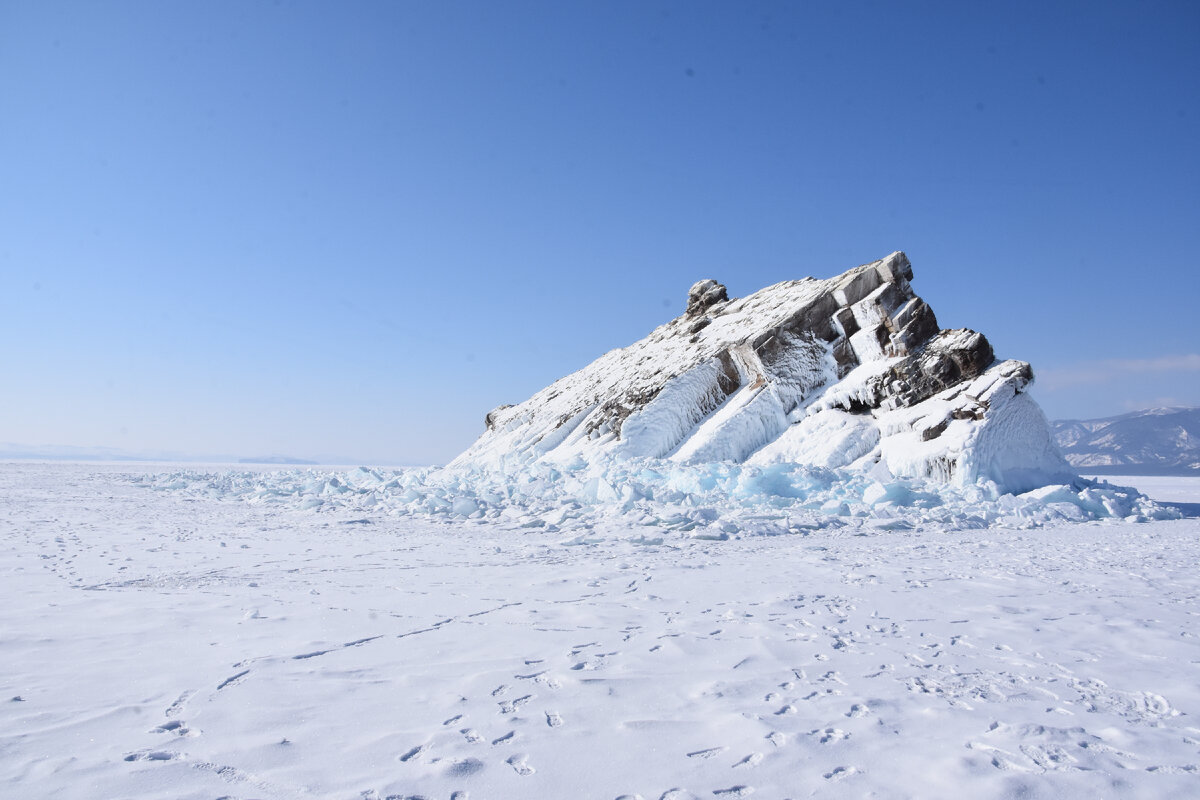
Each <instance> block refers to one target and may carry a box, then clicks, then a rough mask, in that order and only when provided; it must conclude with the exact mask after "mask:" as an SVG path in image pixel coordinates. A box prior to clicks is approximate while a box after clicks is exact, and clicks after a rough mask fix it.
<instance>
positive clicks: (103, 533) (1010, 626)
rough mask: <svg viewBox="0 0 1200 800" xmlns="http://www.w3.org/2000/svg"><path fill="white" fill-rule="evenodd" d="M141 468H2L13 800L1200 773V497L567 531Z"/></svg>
mask: <svg viewBox="0 0 1200 800" xmlns="http://www.w3.org/2000/svg"><path fill="white" fill-rule="evenodd" d="M189 466H191V465H189ZM142 471H143V470H142V469H141V467H140V465H139V467H138V468H132V469H131V467H130V465H128V464H121V465H114V466H112V467H107V466H104V467H98V466H97V465H62V464H40V465H37V464H35V465H30V464H4V465H0V483H2V489H3V496H4V497H5V498H6V502H5V503H4V504H3V506H2V507H0V526H2V530H3V533H4V535H3V538H2V540H0V541H3V548H2V549H0V575H3V576H4V581H3V584H2V585H3V586H4V590H3V591H4V596H3V600H4V602H3V604H2V605H0V625H2V628H3V630H5V631H6V636H5V637H4V639H3V641H2V642H0V647H3V658H2V659H0V665H2V666H0V691H3V692H4V699H5V702H6V704H7V710H8V712H9V713H8V714H6V715H4V717H3V718H0V785H3V786H5V787H6V789H5V793H7V794H11V795H12V796H24V797H42V796H54V797H58V798H72V797H79V798H85V797H86V798H94V797H99V796H121V797H138V798H153V797H162V798H168V797H170V798H184V797H186V798H191V797H195V798H212V797H217V796H223V795H224V796H230V797H246V798H249V797H268V798H274V797H279V798H284V797H322V798H324V797H328V798H360V797H376V798H384V797H387V796H389V795H397V796H400V797H407V796H410V795H423V796H426V797H431V798H433V797H439V798H450V797H451V796H452V793H454V792H462V793H464V794H463V795H461V796H462V797H470V798H475V800H479V799H480V798H519V797H534V796H541V797H569V796H585V797H612V798H616V797H618V796H622V795H626V796H630V797H634V796H641V797H643V798H647V800H650V799H652V798H653V799H656V798H660V797H678V798H686V797H714V796H716V797H726V796H736V795H737V793H738V792H741V793H743V794H748V793H749V792H750V791H751V790H753V792H754V793H755V794H756V796H762V797H789V796H810V795H815V796H825V797H843V796H847V795H848V794H849V795H856V796H858V795H864V794H868V793H871V792H874V793H875V796H878V797H905V796H921V797H935V798H936V797H947V798H949V797H961V796H964V793H965V794H970V795H971V796H975V797H1006V796H1013V795H1016V794H1022V795H1023V796H1028V797H1047V798H1049V797H1078V798H1083V797H1088V798H1091V797H1094V796H1099V795H1104V794H1113V793H1117V794H1120V795H1121V796H1122V797H1147V798H1150V797H1163V796H1172V795H1174V796H1182V795H1185V794H1187V793H1189V792H1190V791H1192V790H1193V789H1194V787H1195V785H1196V780H1197V779H1198V777H1200V776H1198V775H1197V765H1198V764H1200V723H1197V722H1196V714H1197V713H1198V712H1200V689H1198V688H1197V687H1200V642H1198V640H1197V637H1196V634H1195V633H1194V630H1195V627H1196V617H1197V611H1196V605H1195V600H1196V597H1197V596H1200V576H1197V574H1196V570H1195V564H1196V563H1197V562H1198V561H1200V536H1198V535H1197V534H1200V520H1197V519H1194V518H1193V519H1184V520H1176V521H1159V522H1148V523H1144V524H1138V525H1133V524H1125V523H1119V522H1113V521H1107V522H1105V523H1091V522H1089V523H1076V524H1048V525H1046V526H1045V527H1042V528H1039V529H1036V530H1019V529H998V528H988V529H980V530H965V531H944V530H932V529H927V528H923V527H916V528H914V529H911V530H892V531H872V532H870V533H868V534H867V535H862V534H863V533H864V532H863V531H861V530H858V529H848V528H829V529H813V530H808V531H805V532H804V533H796V534H794V535H781V536H756V537H747V538H742V539H737V538H735V539H730V540H728V541H710V540H706V539H688V538H679V539H669V540H667V541H661V540H660V541H655V539H652V538H649V537H643V539H642V540H641V541H637V540H636V539H635V538H633V537H631V536H630V535H629V532H628V531H627V530H609V529H607V528H606V527H605V526H606V525H612V526H617V525H620V524H621V521H620V520H609V521H607V522H606V521H603V520H601V521H599V523H598V524H597V526H596V534H595V536H593V537H590V538H587V537H581V538H578V539H577V540H566V541H564V539H563V536H562V535H561V534H558V535H556V534H555V533H553V532H547V531H545V530H542V529H538V528H526V529H516V530H514V529H505V530H502V529H500V528H499V527H498V526H496V525H494V524H490V523H488V522H487V521H478V520H472V521H469V522H455V521H436V520H433V521H430V520H420V519H413V518H410V517H396V516H391V515H388V514H372V513H369V512H368V513H364V511H363V510H361V509H337V508H331V509H327V510H326V511H324V512H322V513H317V512H314V511H303V510H299V509H293V508H287V507H278V506H271V505H264V504H252V503H228V502H218V501H215V500H211V499H206V498H203V497H192V496H186V495H183V494H180V493H174V492H165V493H164V492H154V491H149V490H148V489H146V488H145V487H143V486H138V485H135V484H132V483H130V482H129V481H128V480H127V479H126V478H125V477H124V476H126V475H128V474H130V473H135V472H142ZM1106 479H1107V480H1109V481H1110V482H1112V483H1114V484H1119V483H1125V481H1124V479H1121V480H1118V479H1117V478H1113V477H1109V478H1106ZM1133 480H1139V481H1140V480H1141V479H1130V481H1129V482H1130V483H1132V482H1133ZM1152 480H1154V481H1162V480H1163V479H1152ZM1185 480H1186V479H1173V480H1172V481H1170V482H1169V483H1170V485H1169V486H1167V487H1166V489H1164V491H1167V490H1169V491H1172V492H1182V493H1185V494H1186V493H1187V492H1195V491H1197V487H1196V486H1195V485H1194V484H1193V485H1192V486H1191V487H1189V486H1187V485H1186V484H1181V483H1177V482H1178V481H1185ZM1156 485H1157V484H1156ZM1141 486H1142V488H1144V489H1145V490H1146V491H1149V492H1150V493H1151V494H1152V495H1154V492H1155V490H1154V489H1151V488H1149V486H1150V485H1149V484H1142V485H1141ZM1192 496H1193V495H1191V494H1186V497H1185V496H1183V495H1181V496H1180V498H1179V499H1180V500H1186V499H1187V498H1190V497H1192ZM1162 499H1171V498H1167V497H1166V496H1165V495H1164V496H1162ZM1189 502H1190V500H1189ZM9 697H12V698H16V697H19V698H20V700H15V699H13V700H9V699H8V698H9ZM510 734H511V736H510ZM673 791H674V792H675V793H674V794H672V792H673ZM716 793H721V794H716Z"/></svg>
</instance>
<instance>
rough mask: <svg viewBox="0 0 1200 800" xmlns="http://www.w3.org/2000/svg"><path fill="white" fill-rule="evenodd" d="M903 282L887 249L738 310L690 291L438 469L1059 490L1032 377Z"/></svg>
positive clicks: (908, 274)
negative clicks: (754, 474)
mask: <svg viewBox="0 0 1200 800" xmlns="http://www.w3.org/2000/svg"><path fill="white" fill-rule="evenodd" d="M912 276H913V273H912V267H911V265H910V264H909V261H908V258H907V257H906V256H905V255H904V254H903V253H900V252H896V253H892V254H891V255H890V256H888V257H887V258H884V259H881V260H879V261H875V262H873V263H870V264H865V265H862V266H859V267H856V268H854V269H852V270H849V271H848V272H846V273H844V274H842V275H839V276H837V277H834V278H830V279H827V280H817V279H814V278H804V279H801V280H796V281H787V282H784V283H780V284H776V285H775V286H770V287H767V288H766V289H762V290H760V291H758V292H755V293H753V294H751V295H749V296H747V297H744V298H740V299H732V300H731V299H729V298H728V296H727V293H726V290H725V287H724V286H722V285H721V284H719V283H717V282H716V281H713V280H703V281H700V282H698V283H696V284H695V285H694V286H692V287H691V290H690V291H689V293H688V303H687V307H686V310H685V312H684V314H682V315H681V316H679V317H676V318H675V319H673V320H671V321H670V322H668V323H666V324H664V325H662V326H660V327H659V328H657V329H656V330H654V331H653V332H651V333H650V335H649V336H647V337H646V338H644V339H642V340H641V341H638V342H635V343H634V344H632V345H630V346H628V347H625V348H622V349H619V350H613V351H611V352H609V353H606V354H605V355H603V356H601V357H600V358H598V359H597V360H596V361H594V362H592V363H591V364H589V365H588V366H586V367H584V368H583V369H581V370H579V371H578V372H575V373H573V374H571V375H568V376H567V377H565V378H562V379H561V380H558V381H556V382H554V383H553V384H551V385H550V386H548V387H546V388H545V389H543V390H542V391H540V392H538V393H537V394H535V395H534V396H533V397H531V398H529V399H528V400H526V401H525V402H523V403H519V404H517V405H511V406H509V405H505V406H500V407H498V408H496V409H495V410H493V411H491V412H490V413H488V414H487V417H486V427H487V429H486V431H485V432H484V434H483V435H482V436H481V437H480V438H479V439H478V440H477V441H476V442H475V443H474V444H473V445H472V446H471V447H470V448H469V449H467V450H466V451H465V452H464V453H462V454H461V455H460V456H458V458H456V459H455V460H454V461H453V462H451V464H450V465H449V467H450V468H451V469H458V468H498V469H501V470H510V471H511V470H512V469H513V468H516V467H521V466H525V465H529V464H530V463H533V462H547V463H557V464H568V463H575V462H577V461H579V460H582V461H584V462H586V463H598V462H601V461H607V460H610V459H614V458H615V459H618V460H629V459H655V460H659V459H663V460H668V461H671V462H676V463H681V464H691V465H698V464H707V463H713V462H733V463H737V464H752V465H769V464H776V463H784V462H786V463H795V464H801V465H805V466H809V467H817V468H825V469H843V468H844V469H849V470H851V471H857V472H862V471H867V470H875V469H880V468H882V469H883V470H885V471H886V472H887V473H889V477H896V478H912V479H919V480H931V481H934V482H937V483H943V484H950V485H953V486H958V487H967V486H972V485H975V484H976V483H978V482H980V481H986V482H991V483H993V484H995V486H996V488H997V489H998V490H1000V491H1001V492H1022V491H1026V490H1029V489H1033V488H1036V487H1039V486H1044V485H1047V484H1052V483H1057V484H1061V483H1064V482H1068V481H1070V480H1071V478H1072V477H1073V476H1074V472H1073V471H1072V469H1071V467H1070V465H1069V464H1067V462H1066V461H1065V460H1064V459H1063V458H1062V456H1061V455H1060V453H1059V451H1058V448H1057V446H1056V445H1055V443H1054V441H1053V437H1052V435H1051V432H1050V428H1049V425H1048V423H1047V421H1046V419H1045V417H1044V416H1043V414H1042V412H1041V410H1040V409H1039V408H1038V406H1037V404H1036V403H1035V402H1034V401H1033V400H1032V399H1031V398H1030V397H1029V395H1028V394H1026V393H1025V390H1026V388H1027V387H1028V385H1029V384H1030V382H1031V381H1032V380H1033V371H1032V369H1031V368H1030V366H1029V365H1028V364H1027V363H1025V362H1022V361H1011V360H1009V361H1000V360H997V359H996V358H995V355H994V353H993V352H992V347H991V345H990V344H989V343H988V341H987V339H986V338H985V337H984V336H983V335H982V334H980V333H976V332H974V331H970V330H940V329H939V326H938V324H937V319H936V317H935V316H934V313H933V310H932V309H931V308H930V307H929V306H928V305H927V304H926V303H925V302H924V301H923V300H922V299H921V298H919V297H917V296H916V295H915V294H914V293H913V291H912V287H911V285H910V280H911V279H912Z"/></svg>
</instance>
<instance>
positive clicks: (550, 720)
mask: <svg viewBox="0 0 1200 800" xmlns="http://www.w3.org/2000/svg"><path fill="white" fill-rule="evenodd" d="M546 724H547V725H549V726H550V727H551V728H561V727H562V724H563V718H562V717H560V716H559V715H558V713H557V712H555V711H547V712H546Z"/></svg>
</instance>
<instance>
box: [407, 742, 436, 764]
mask: <svg viewBox="0 0 1200 800" xmlns="http://www.w3.org/2000/svg"><path fill="white" fill-rule="evenodd" d="M427 749H429V748H428V745H423V744H421V745H417V746H416V747H414V748H413V749H411V750H409V751H408V752H407V753H405V754H404V755H402V756H400V760H401V761H403V762H409V761H412V760H413V759H414V758H416V757H417V756H419V755H421V754H422V753H424V752H425V751H426V750H427Z"/></svg>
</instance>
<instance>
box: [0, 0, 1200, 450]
mask: <svg viewBox="0 0 1200 800" xmlns="http://www.w3.org/2000/svg"><path fill="white" fill-rule="evenodd" d="M1197 42H1200V6H1197V5H1196V4H1194V3H1188V2H1180V3H1165V2H1157V3H1156V2H1150V3H1094V2H1089V3H1044V2H1041V3H1028V4H1024V3H1004V4H982V3H904V4H900V3H860V2H845V3H832V2H831V3H755V2H739V3H733V2H728V3H704V2H678V3H655V2H594V3H593V2H579V3H573V2H572V3H563V2H545V3H523V2H512V3H493V2H471V3H467V2H446V1H445V0H442V1H441V2H429V3H423V2H421V3H418V2H380V3H368V2H351V3H332V2H330V3H290V2H277V3H253V2H241V1H239V2H213V1H208V0H206V2H203V3H200V2H196V3H159V2H146V3H130V2H112V3H84V2H79V3H59V2H47V1H46V0H40V1H39V2H30V3H25V2H12V1H11V0H5V1H4V2H0V186H3V187H4V189H3V191H2V192H0V336H2V337H3V341H4V342H5V345H4V346H3V347H2V348H0V370H2V375H3V382H4V391H3V392H2V393H0V442H3V441H13V442H22V443H27V444H59V445H82V446H108V447H118V448H124V449H127V450H131V451H142V452H145V451H163V450H170V451H176V452H187V453H232V454H238V455H260V454H268V453H286V454H290V455H294V456H300V457H318V458H330V457H338V458H346V459H351V460H355V461H363V462H378V463H420V462H438V461H443V460H446V459H448V458H450V457H452V456H453V455H454V454H455V453H457V452H458V451H459V450H461V449H463V448H465V447H466V445H468V444H469V443H470V442H471V441H472V440H473V439H474V438H475V437H476V436H477V435H478V434H479V433H480V432H481V431H482V427H483V421H482V420H483V415H484V413H485V412H486V411H487V410H488V409H490V408H491V407H493V406H495V405H498V404H499V403H502V402H518V401H520V400H522V399H524V398H526V397H528V396H529V395H530V394H532V393H533V392H534V391H536V390H537V389H539V388H541V387H542V386H544V385H546V384H547V383H549V382H551V381H553V380H554V379H556V378H559V377H561V376H563V375H565V374H568V373H570V372H572V371H573V370H575V369H577V368H579V367H581V366H583V365H585V364H586V363H588V362H589V361H591V360H592V359H593V358H595V357H596V356H598V355H600V354H601V353H603V352H604V351H606V350H608V349H611V348H613V347H619V346H623V345H625V344H629V343H630V342H632V341H634V340H636V339H638V338H640V337H641V336H643V335H645V334H646V333H647V332H649V331H650V330H651V329H652V328H653V327H654V326H656V325H658V324H660V323H661V322H664V321H666V320H667V319H668V318H670V317H671V316H674V315H675V314H677V313H679V312H680V311H681V310H682V307H683V304H684V299H685V294H686V291H687V288H688V286H689V285H690V284H691V283H692V282H694V281H695V280H697V279H699V278H703V277H713V278H717V279H718V280H721V281H722V282H724V283H726V284H727V285H728V286H729V289H730V292H731V294H735V295H743V294H747V293H749V292H751V291H754V290H756V289H758V288H761V287H763V286H766V285H768V284H771V283H775V282H778V281H781V280H787V279H791V278H797V277H802V276H804V275H814V276H817V277H828V276H830V275H833V274H836V273H839V272H841V271H844V270H845V269H848V268H850V267H852V266H855V265H857V264H860V263H863V262H866V261H870V260H873V259H875V258H880V257H882V256H884V255H886V254H887V253H889V252H891V251H893V250H897V249H901V250H905V251H906V252H907V253H908V255H909V257H910V258H911V259H912V261H913V264H914V267H915V272H916V278H915V281H914V288H915V289H916V290H917V292H918V293H920V294H921V295H922V297H924V298H925V299H926V300H927V301H928V302H929V303H930V305H932V306H933V308H934V310H935V311H936V312H937V314H938V318H939V321H940V322H941V323H942V325H943V327H971V328H974V329H976V330H980V331H982V332H983V333H985V334H986V335H987V336H988V337H989V339H991V341H992V342H993V344H994V346H995V348H996V350H997V352H998V354H999V355H1001V356H1004V357H1014V358H1021V359H1025V360H1027V361H1030V362H1031V363H1032V364H1033V365H1034V369H1035V371H1036V372H1037V373H1038V376H1039V378H1038V388H1037V389H1036V390H1035V394H1036V396H1037V397H1038V399H1039V400H1040V401H1041V402H1042V404H1043V407H1044V408H1045V410H1046V411H1047V414H1048V415H1049V416H1051V417H1091V416H1102V415H1108V414H1115V413H1121V412H1123V411H1125V410H1128V409H1131V408H1136V407H1142V406H1147V405H1157V404H1168V403H1170V404H1191V405H1200V336H1198V335H1197V332H1196V318H1197V305H1198V301H1200V278H1197V276H1196V268H1195V266H1194V258H1195V256H1196V254H1197V253H1200V191H1197V187H1198V186H1200V169H1198V167H1200V155H1198V152H1197V151H1198V149H1200V148H1197V144H1196V143H1197V142H1198V141H1200V135H1198V133H1200V130H1198V129H1200V102H1198V101H1200V45H1198V44H1197Z"/></svg>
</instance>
